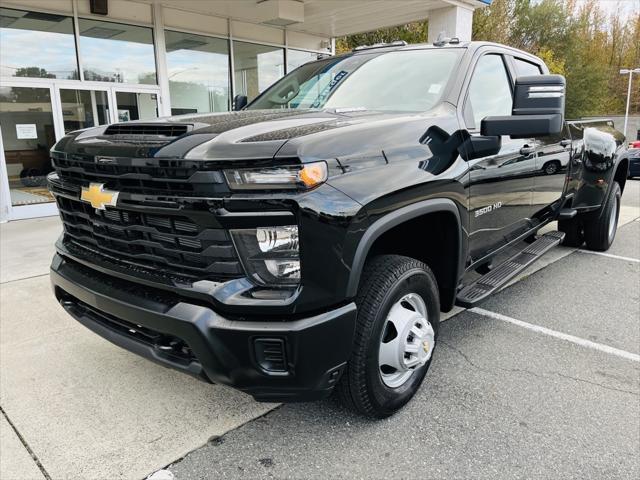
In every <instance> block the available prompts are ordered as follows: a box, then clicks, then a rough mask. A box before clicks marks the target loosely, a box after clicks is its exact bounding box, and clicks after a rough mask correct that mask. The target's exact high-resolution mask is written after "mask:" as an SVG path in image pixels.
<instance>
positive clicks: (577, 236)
mask: <svg viewBox="0 0 640 480" xmlns="http://www.w3.org/2000/svg"><path fill="white" fill-rule="evenodd" d="M558 230H560V231H561V232H564V240H563V241H562V245H564V246H565V247H576V248H578V247H581V246H582V244H583V243H584V227H583V226H582V220H581V219H580V218H579V217H575V218H572V219H570V220H558Z"/></svg>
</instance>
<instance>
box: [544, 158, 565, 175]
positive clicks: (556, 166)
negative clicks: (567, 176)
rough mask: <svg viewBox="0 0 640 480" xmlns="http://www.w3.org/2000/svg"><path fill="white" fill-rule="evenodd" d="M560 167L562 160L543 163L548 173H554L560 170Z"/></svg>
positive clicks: (545, 171)
mask: <svg viewBox="0 0 640 480" xmlns="http://www.w3.org/2000/svg"><path fill="white" fill-rule="evenodd" d="M560 168H561V165H560V162H558V161H557V160H552V161H551V162H547V163H545V164H544V165H543V167H542V171H543V172H544V173H545V174H546V175H553V174H554V173H556V172H557V171H558V170H560Z"/></svg>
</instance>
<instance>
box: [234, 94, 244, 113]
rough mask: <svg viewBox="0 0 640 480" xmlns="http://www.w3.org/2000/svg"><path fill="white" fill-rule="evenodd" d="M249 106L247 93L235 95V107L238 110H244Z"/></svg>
mask: <svg viewBox="0 0 640 480" xmlns="http://www.w3.org/2000/svg"><path fill="white" fill-rule="evenodd" d="M246 106H247V96H246V95H236V96H235V97H233V109H234V110H236V111H238V110H242V109H243V108H244V107H246Z"/></svg>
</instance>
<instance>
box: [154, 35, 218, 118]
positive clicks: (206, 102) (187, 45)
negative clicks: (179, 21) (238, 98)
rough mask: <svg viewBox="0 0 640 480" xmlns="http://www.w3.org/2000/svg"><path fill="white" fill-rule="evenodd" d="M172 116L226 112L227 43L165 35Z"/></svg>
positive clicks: (185, 36)
mask: <svg viewBox="0 0 640 480" xmlns="http://www.w3.org/2000/svg"><path fill="white" fill-rule="evenodd" d="M165 42H166V48H167V70H168V76H169V90H170V92H171V114H172V115H180V114H184V113H198V112H223V111H227V110H229V43H228V41H227V40H223V39H221V38H212V37H205V36H202V35H193V34H190V33H181V32H172V31H166V32H165Z"/></svg>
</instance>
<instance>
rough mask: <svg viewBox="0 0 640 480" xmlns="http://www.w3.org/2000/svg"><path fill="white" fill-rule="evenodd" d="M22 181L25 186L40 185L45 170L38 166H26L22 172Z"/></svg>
mask: <svg viewBox="0 0 640 480" xmlns="http://www.w3.org/2000/svg"><path fill="white" fill-rule="evenodd" d="M20 181H21V182H22V185H24V186H25V187H40V186H42V184H43V181H45V182H46V180H45V179H44V172H43V171H42V170H39V169H37V168H25V169H23V170H22V171H21V172H20Z"/></svg>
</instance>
